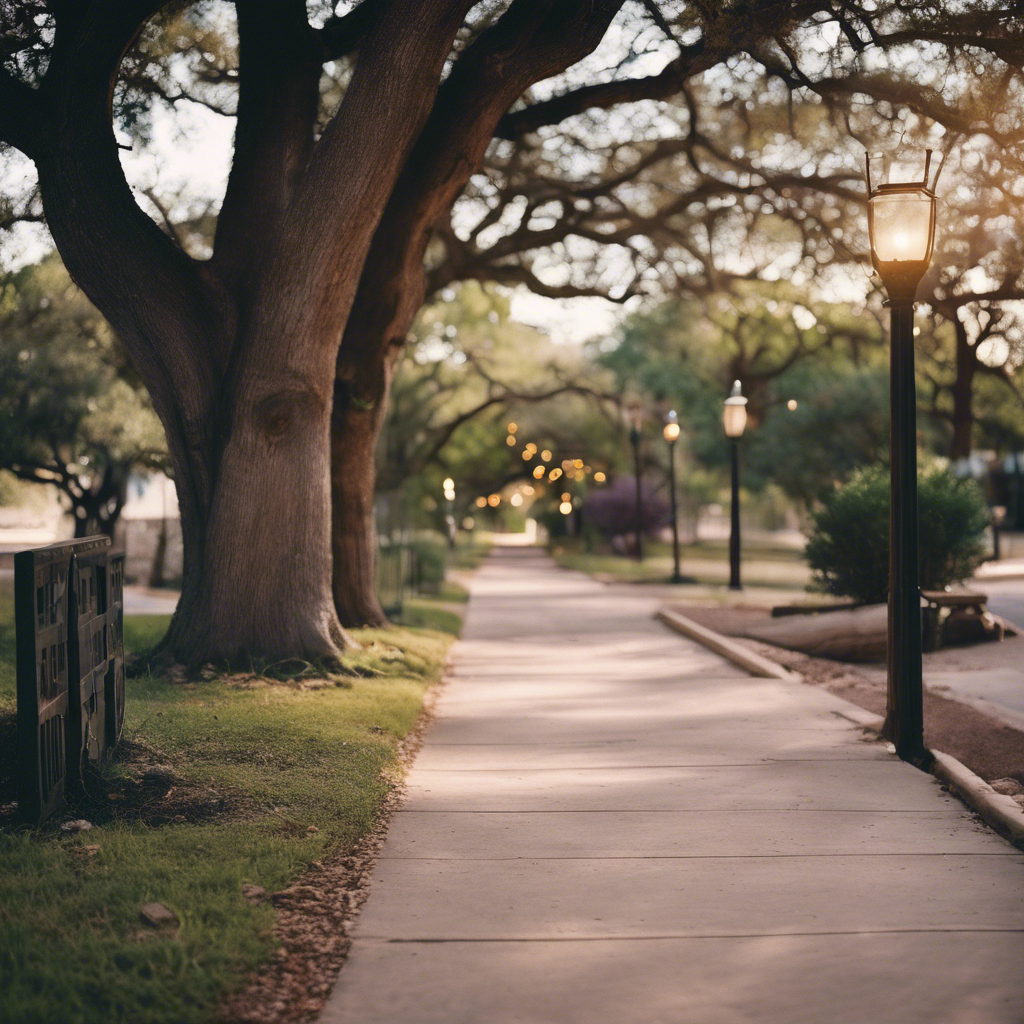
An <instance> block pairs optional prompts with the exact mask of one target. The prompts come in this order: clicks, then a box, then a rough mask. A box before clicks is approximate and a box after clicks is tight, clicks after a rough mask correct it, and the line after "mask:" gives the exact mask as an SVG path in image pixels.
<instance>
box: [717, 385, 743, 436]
mask: <svg viewBox="0 0 1024 1024" xmlns="http://www.w3.org/2000/svg"><path fill="white" fill-rule="evenodd" d="M722 423H723V425H724V426H725V436H726V437H730V438H733V439H734V440H736V439H738V438H741V437H742V436H743V430H744V428H745V427H746V425H747V400H746V399H745V398H744V397H743V388H742V385H741V384H740V382H739V381H738V380H737V381H733V385H732V391H731V392H730V393H729V397H728V398H727V399H726V400H725V405H724V408H723V409H722Z"/></svg>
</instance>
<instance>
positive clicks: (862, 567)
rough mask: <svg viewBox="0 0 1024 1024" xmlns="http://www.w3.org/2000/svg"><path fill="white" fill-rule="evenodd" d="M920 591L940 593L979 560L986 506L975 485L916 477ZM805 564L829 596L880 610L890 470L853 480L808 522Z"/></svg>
mask: <svg viewBox="0 0 1024 1024" xmlns="http://www.w3.org/2000/svg"><path fill="white" fill-rule="evenodd" d="M917 486H918V506H919V521H920V562H921V587H922V589H924V590H941V589H942V588H943V587H946V586H948V585H949V584H950V583H959V582H962V581H963V580H965V579H968V578H969V577H970V576H972V575H973V573H974V570H975V569H976V568H977V567H978V565H979V564H980V562H981V561H982V558H983V556H984V551H983V547H982V543H981V539H982V534H983V533H984V531H985V528H986V527H987V526H988V522H989V514H988V508H987V506H986V504H985V499H984V497H983V496H982V494H981V491H980V490H979V489H978V486H977V484H975V483H974V481H973V480H961V479H958V478H957V477H955V476H953V475H952V474H951V473H948V472H946V471H944V470H943V471H936V472H932V473H928V474H926V475H922V476H920V477H919V478H918V485H917ZM812 518H813V521H814V528H813V530H812V533H811V537H810V540H809V541H808V542H807V552H806V554H807V562H808V564H809V565H810V567H811V568H812V569H813V570H814V579H815V583H816V585H817V586H818V587H820V588H821V589H822V590H824V591H826V592H827V593H830V594H839V595H843V596H847V597H852V598H854V599H855V600H857V601H863V602H865V603H867V604H881V603H883V602H885V601H886V600H887V598H888V590H889V471H888V469H885V468H884V467H877V466H876V467H872V468H869V469H865V470H861V471H860V472H857V473H855V474H854V475H853V476H852V477H851V478H850V481H849V483H847V484H846V486H844V487H841V488H839V489H838V490H836V491H834V492H833V493H832V495H831V496H830V497H829V498H828V500H827V501H826V503H825V505H824V507H823V508H822V509H821V510H820V511H818V512H816V513H814V515H813V517H812Z"/></svg>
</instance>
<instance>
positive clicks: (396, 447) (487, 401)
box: [379, 282, 625, 531]
mask: <svg viewBox="0 0 1024 1024" xmlns="http://www.w3.org/2000/svg"><path fill="white" fill-rule="evenodd" d="M610 377H611V375H610V374H609V373H608V372H607V371H606V370H604V369H603V368H600V367H596V366H595V365H594V364H593V362H592V360H591V359H590V358H589V354H588V353H587V352H586V351H584V349H583V348H581V347H580V346H578V345H571V344H556V343H555V342H554V341H552V339H551V338H549V337H547V336H546V335H544V334H542V333H541V332H539V331H537V330H535V329H534V328H532V327H528V326H526V325H525V324H522V323H517V322H516V321H514V320H512V319H511V317H510V315H509V303H508V299H507V298H506V297H505V296H504V295H502V294H501V293H500V292H498V291H497V290H496V289H493V288H488V287H483V286H481V285H479V284H477V283H476V282H468V283H465V284H463V285H461V286H459V287H458V288H452V289H445V290H444V291H442V293H441V294H440V296H439V298H438V300H437V301H435V302H433V303H431V304H430V305H428V306H425V307H424V309H423V310H422V311H421V313H420V316H419V317H418V319H417V321H416V324H415V325H414V328H413V332H412V339H411V341H410V343H409V345H408V357H407V358H405V359H403V361H402V363H401V364H400V366H399V369H398V372H397V374H396V377H395V381H394V385H393V387H392V395H391V410H390V414H389V418H388V421H387V424H386V426H385V430H384V437H383V443H382V445H381V446H380V449H379V487H380V489H381V490H383V491H390V490H396V489H398V488H401V491H402V495H403V498H404V501H405V504H406V508H405V514H406V516H407V517H408V522H409V523H410V524H411V525H413V526H423V527H426V526H429V527H432V528H434V529H439V528H440V527H441V523H442V517H443V515H444V514H445V511H446V505H445V503H444V502H443V501H442V498H441V494H442V481H443V480H444V479H445V477H451V478H452V479H453V480H454V481H455V491H456V500H455V503H454V508H453V512H454V514H455V517H456V520H457V521H459V522H461V521H462V520H463V519H464V518H465V517H466V516H472V517H473V518H474V520H475V521H476V522H477V524H478V525H479V526H481V527H482V528H485V529H486V528H488V527H489V526H491V525H499V524H500V525H503V526H504V527H505V528H507V529H510V530H512V531H515V530H516V529H522V520H521V519H520V518H519V511H522V512H526V513H527V514H529V512H528V506H524V507H523V509H521V510H516V509H512V508H510V507H509V506H507V504H506V503H504V502H503V503H502V504H501V505H500V506H499V507H498V508H496V509H495V508H491V507H486V508H483V509H480V508H478V507H477V506H476V505H475V500H476V498H477V497H478V496H481V495H483V496H486V495H488V494H490V493H494V492H499V493H500V492H502V491H503V489H504V488H505V487H506V486H508V485H510V484H514V483H517V482H524V483H528V484H529V485H530V486H536V487H537V490H538V491H539V490H540V485H536V481H535V478H534V477H533V475H532V473H533V470H534V468H535V467H536V466H537V465H539V463H540V458H539V457H533V458H532V459H524V458H523V451H524V448H525V446H526V444H527V443H529V442H532V443H533V444H535V445H536V446H537V449H538V451H543V450H544V449H549V450H550V451H551V452H553V453H554V457H553V461H552V464H551V465H552V466H557V465H559V464H560V462H561V461H562V460H563V459H565V458H580V457H582V458H584V459H585V460H586V462H587V464H588V465H591V467H592V469H605V470H607V469H608V468H609V466H610V465H612V464H614V463H615V462H616V461H617V460H619V459H620V458H622V456H623V455H624V454H625V449H624V446H623V438H622V431H621V426H620V425H619V423H618V422H617V420H613V419H609V417H608V416H607V415H606V410H605V409H603V407H602V402H601V400H600V398H599V397H598V396H599V395H601V394H603V393H604V392H605V391H607V390H608V387H607V386H608V384H609V383H610ZM509 422H514V423H516V424H517V432H516V433H515V434H514V438H513V439H514V441H515V443H514V444H511V445H510V444H508V443H507V440H506V438H507V436H508V432H507V429H506V428H507V425H508V423H509ZM560 492H561V486H559V489H558V493H560ZM510 515H511V516H512V518H511V519H509V516H510Z"/></svg>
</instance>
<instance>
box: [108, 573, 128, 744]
mask: <svg viewBox="0 0 1024 1024" xmlns="http://www.w3.org/2000/svg"><path fill="white" fill-rule="evenodd" d="M107 653H108V655H109V661H108V662H107V673H106V676H105V678H104V704H105V706H106V712H107V722H106V741H107V747H108V748H109V747H113V746H115V745H116V744H117V743H118V742H119V741H120V739H121V732H122V730H123V729H124V555H123V554H119V555H111V556H110V559H109V561H108V562H107Z"/></svg>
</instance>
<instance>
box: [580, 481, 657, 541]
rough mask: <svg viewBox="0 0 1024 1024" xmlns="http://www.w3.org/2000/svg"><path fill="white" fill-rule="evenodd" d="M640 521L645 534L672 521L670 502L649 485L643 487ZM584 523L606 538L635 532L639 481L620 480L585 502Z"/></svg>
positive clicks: (592, 494)
mask: <svg viewBox="0 0 1024 1024" xmlns="http://www.w3.org/2000/svg"><path fill="white" fill-rule="evenodd" d="M640 495H641V497H640V518H641V525H642V527H643V530H644V532H645V533H651V532H653V531H654V530H659V529H661V527H663V526H667V525H668V524H669V522H670V521H671V513H670V511H669V501H668V498H667V497H665V496H664V495H662V494H659V493H657V492H656V491H655V490H654V488H653V487H652V486H651V485H650V484H649V483H648V482H647V481H646V480H644V481H641V484H640ZM583 521H584V523H585V524H586V525H588V526H591V527H593V528H594V529H595V530H598V531H600V532H601V533H602V534H604V536H605V537H620V536H623V535H624V534H627V533H632V532H633V531H634V530H635V529H636V477H632V476H620V477H618V478H616V479H615V480H614V481H613V482H612V483H610V484H608V486H607V487H602V488H601V489H600V490H596V491H591V492H590V493H589V494H588V495H587V496H586V498H585V499H584V500H583Z"/></svg>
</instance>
